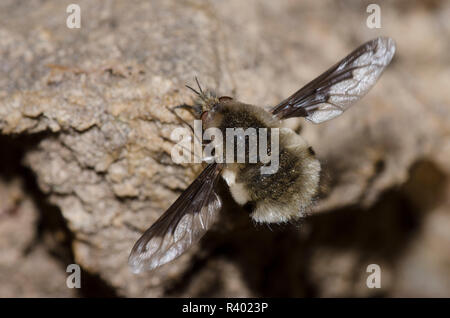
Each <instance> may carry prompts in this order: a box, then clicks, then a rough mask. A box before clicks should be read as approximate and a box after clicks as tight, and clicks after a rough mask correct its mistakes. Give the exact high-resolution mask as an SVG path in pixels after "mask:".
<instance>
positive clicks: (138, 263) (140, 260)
mask: <svg viewBox="0 0 450 318" xmlns="http://www.w3.org/2000/svg"><path fill="white" fill-rule="evenodd" d="M221 171H222V165H220V164H217V163H211V164H209V165H208V166H207V167H206V168H205V169H204V170H203V171H202V173H201V174H200V175H199V176H198V177H197V178H196V179H195V180H194V181H193V182H192V183H191V185H190V186H189V187H188V188H187V189H186V190H185V191H184V192H183V193H182V194H181V195H180V197H179V198H178V199H177V200H176V201H175V202H174V203H173V204H172V205H171V206H170V207H169V209H168V210H167V211H166V212H165V213H164V214H163V215H162V216H161V217H160V218H159V219H158V220H157V221H156V222H155V223H154V224H153V225H152V226H151V227H150V228H149V229H148V230H147V231H145V233H144V234H143V235H142V236H141V238H140V239H139V240H138V241H137V242H136V244H135V245H134V247H133V249H132V251H131V253H130V257H129V259H128V264H129V266H130V267H131V270H132V271H133V272H134V273H139V272H142V271H144V270H152V269H155V268H156V267H159V266H161V265H164V264H166V263H168V262H170V261H172V260H173V259H175V258H177V257H178V256H180V255H181V254H182V253H183V252H184V251H185V250H186V249H188V248H189V247H190V246H191V245H192V244H194V243H195V242H197V241H198V240H199V239H200V238H201V237H202V236H203V234H205V233H206V231H207V230H208V229H209V228H210V227H211V225H212V223H213V222H214V220H215V219H216V217H217V215H218V212H219V210H220V208H221V206H222V202H221V200H220V197H219V196H218V195H217V193H216V192H215V187H216V185H217V181H218V179H219V178H218V177H219V175H220V172H221Z"/></svg>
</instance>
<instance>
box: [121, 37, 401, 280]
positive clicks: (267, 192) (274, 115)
mask: <svg viewBox="0 0 450 318" xmlns="http://www.w3.org/2000/svg"><path fill="white" fill-rule="evenodd" d="M394 53H395V43H394V41H393V40H392V39H390V38H385V37H379V38H376V39H374V40H372V41H369V42H367V43H365V44H363V45H361V46H360V47H358V48H357V49H356V50H354V51H353V52H351V53H350V54H349V55H348V56H347V57H345V58H344V59H342V60H341V61H340V62H338V63H337V64H335V65H334V66H332V67H331V68H330V69H328V70H327V71H326V72H325V73H323V74H322V75H320V76H319V77H317V78H316V79H314V80H313V81H311V82H310V83H308V84H306V85H305V86H304V87H302V88H301V89H300V90H298V91H297V92H295V93H294V94H293V95H291V96H290V97H288V98H286V99H285V100H283V101H282V102H281V103H279V104H278V105H276V106H275V107H273V108H272V109H271V111H270V112H267V111H265V110H264V109H263V108H261V107H257V106H253V105H248V104H244V103H241V102H238V101H236V100H234V99H233V98H231V97H226V96H222V97H216V96H214V95H213V94H211V93H208V92H206V93H205V92H203V90H202V89H201V88H200V85H198V86H199V91H197V90H194V89H192V88H191V89H192V90H194V91H195V92H196V94H198V96H199V98H200V99H199V100H200V103H197V104H195V105H194V106H186V107H187V108H189V109H190V110H191V111H192V113H193V114H194V115H195V117H196V118H198V119H201V120H202V124H203V126H204V128H208V127H216V128H218V129H220V130H221V131H225V129H226V128H228V127H242V128H244V129H246V128H249V127H253V128H279V127H280V125H281V120H283V119H286V118H292V117H304V118H306V119H307V120H309V121H311V122H313V123H315V124H318V123H322V122H324V121H327V120H330V119H333V118H335V117H337V116H339V115H340V114H342V113H343V112H344V111H345V110H346V109H347V108H349V107H350V106H351V105H352V104H353V103H355V102H356V101H357V100H359V99H360V98H361V97H362V96H364V95H365V94H366V93H367V92H368V91H369V89H370V88H371V87H372V86H373V85H374V84H375V82H376V81H377V79H378V77H379V76H380V75H381V73H382V72H383V70H384V68H385V67H386V66H387V65H388V64H389V63H390V61H391V59H392V57H393V56H394ZM197 84H198V81H197ZM189 88H190V87H189ZM269 151H270V149H269ZM260 168H261V163H256V164H254V163H217V162H213V163H209V164H208V165H207V166H206V168H205V169H204V170H203V171H202V172H201V173H200V175H199V176H198V177H197V178H196V179H195V180H194V181H193V182H192V183H191V185H190V186H189V187H188V188H187V189H186V190H185V191H184V192H183V193H182V194H181V195H180V197H179V198H178V199H177V200H176V201H175V202H174V203H173V204H172V205H171V206H170V207H169V208H168V210H167V211H166V212H165V213H164V214H163V215H162V216H161V217H160V218H159V219H158V220H157V221H156V222H155V223H154V224H153V225H152V226H151V227H150V228H149V229H148V230H147V231H146V232H145V233H144V234H143V235H142V237H141V238H140V239H139V240H138V241H137V242H136V244H135V245H134V247H133V249H132V251H131V254H130V257H129V265H130V267H131V269H132V271H133V272H135V273H139V272H141V271H143V270H152V269H155V268H157V267H159V266H161V265H163V264H166V263H168V262H170V261H172V260H173V259H175V258H176V257H178V256H180V255H181V254H182V253H183V252H184V251H185V250H186V249H187V248H188V247H189V246H191V245H192V244H194V243H195V242H197V241H198V240H199V239H200V238H201V237H202V236H203V235H204V234H205V232H206V231H207V230H208V229H209V228H210V227H211V225H212V223H213V222H214V220H215V219H216V218H217V216H218V213H219V211H220V209H221V207H222V202H221V199H220V197H219V195H218V194H217V192H216V185H217V182H218V180H219V176H222V177H223V178H224V179H225V181H226V183H227V184H228V186H229V189H230V192H231V194H232V196H233V198H234V199H235V201H236V202H237V203H239V204H241V205H244V204H248V203H250V204H251V206H252V207H253V211H252V213H251V217H252V219H253V220H254V221H256V222H266V223H280V222H287V221H290V220H295V219H297V218H299V217H301V216H302V215H304V213H305V209H306V208H307V207H308V206H309V205H310V204H311V203H312V200H313V198H314V197H315V195H316V194H317V192H318V187H319V174H320V163H319V161H318V160H317V159H316V158H315V156H314V151H313V150H312V148H311V147H309V146H308V145H307V144H306V142H305V141H304V140H303V139H302V137H300V136H299V135H298V134H296V133H295V132H294V131H292V130H290V129H287V128H280V129H279V167H278V170H277V171H276V172H275V173H272V174H262V173H261V171H260Z"/></svg>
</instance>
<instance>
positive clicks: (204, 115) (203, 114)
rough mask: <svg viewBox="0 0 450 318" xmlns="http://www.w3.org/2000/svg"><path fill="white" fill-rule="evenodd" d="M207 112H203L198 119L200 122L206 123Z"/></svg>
mask: <svg viewBox="0 0 450 318" xmlns="http://www.w3.org/2000/svg"><path fill="white" fill-rule="evenodd" d="M208 113H209V112H208V111H204V112H203V113H202V115H201V116H200V119H201V120H202V122H204V123H205V122H206V120H207V118H208Z"/></svg>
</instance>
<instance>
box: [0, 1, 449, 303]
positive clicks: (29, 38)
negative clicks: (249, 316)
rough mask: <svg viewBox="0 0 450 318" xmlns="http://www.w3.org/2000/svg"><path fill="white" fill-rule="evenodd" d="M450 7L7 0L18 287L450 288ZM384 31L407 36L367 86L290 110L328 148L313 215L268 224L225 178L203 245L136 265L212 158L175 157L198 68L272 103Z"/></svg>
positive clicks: (415, 293) (3, 101) (0, 72)
mask: <svg viewBox="0 0 450 318" xmlns="http://www.w3.org/2000/svg"><path fill="white" fill-rule="evenodd" d="M71 3H74V4H77V5H78V8H79V9H80V11H77V8H75V9H74V8H73V7H70V8H69V7H68V6H69V4H71ZM370 4H377V5H378V6H377V7H375V9H374V6H371V7H369V5H370ZM368 7H369V8H368ZM78 13H79V17H80V20H79V21H80V24H79V25H78V24H77V18H76V16H74V14H75V15H76V14H78ZM449 16H450V2H449V1H444V0H442V1H438V0H429V1H406V0H403V1H402V0H399V1H389V2H386V1H380V2H375V1H293V0H292V1H288V0H283V1H269V0H267V1H256V0H254V1H237V0H236V1H234V0H231V1H195V0H180V1H175V0H173V1H162V0H161V1H159V0H155V1H95V2H94V1H76V2H74V1H44V0H30V1H26V2H23V1H13V0H4V1H2V2H1V3H0V149H1V156H0V248H1V251H2V252H1V253H0V297H32V296H34V297H98V296H106V297H167V296H171V297H251V296H265V297H271V296H274V297H280V296H285V297H449V296H450V248H449V246H450V186H449V180H448V177H449V173H450V161H449V158H450V110H449V105H450V92H449V89H448V88H449V87H450V67H449V66H450V55H449V53H448V52H449V51H450V22H449ZM78 26H79V27H78ZM380 35H383V36H389V37H392V38H393V39H394V40H395V41H396V43H397V52H396V55H395V57H394V59H393V61H392V63H391V65H390V66H389V67H388V68H387V69H386V71H385V72H384V74H383V75H382V77H381V78H380V80H379V82H378V83H377V85H375V87H374V88H373V89H372V90H371V91H370V92H369V94H368V95H367V96H366V97H364V98H363V99H362V100H361V101H360V102H359V103H358V104H357V105H356V106H354V107H353V108H351V109H350V110H349V111H347V112H346V113H345V114H344V115H343V116H341V117H339V118H337V119H335V120H333V121H330V122H327V123H324V124H322V125H313V124H311V123H308V122H305V121H303V120H301V119H296V120H290V121H288V122H286V125H288V126H289V127H291V128H294V129H296V130H297V131H298V132H300V133H301V134H302V136H303V137H304V138H305V139H306V140H307V141H308V143H309V144H311V145H312V146H313V147H314V150H315V152H316V154H317V156H318V157H319V159H320V161H321V163H322V166H323V176H322V187H321V188H322V191H321V195H320V198H319V199H318V200H317V202H316V203H315V205H314V206H313V208H312V209H311V211H310V216H309V217H307V218H305V219H303V220H301V222H299V223H298V224H288V225H281V226H270V227H269V226H257V225H254V224H252V222H251V221H250V219H249V217H248V214H246V212H245V211H242V210H240V208H239V207H237V206H236V204H235V203H233V201H232V199H231V198H230V195H229V194H228V192H227V189H226V188H225V187H223V188H222V195H223V197H224V200H225V203H226V204H225V205H226V208H225V209H224V211H223V213H222V219H221V220H220V223H219V224H218V225H217V226H216V227H215V228H213V230H211V231H210V232H209V233H208V234H207V235H206V236H205V237H204V238H203V239H202V241H201V242H200V243H199V244H197V245H196V246H194V247H193V248H192V249H190V250H189V252H188V253H186V254H184V255H183V256H182V257H180V258H179V259H177V260H176V261H174V262H172V263H170V264H168V265H167V266H164V267H163V268H161V269H160V270H158V271H157V272H153V273H145V274H142V275H139V276H136V275H133V274H132V273H131V272H130V271H129V270H128V267H127V258H128V254H129V252H130V250H131V247H132V246H133V244H134V242H135V241H136V239H137V238H138V237H139V236H140V233H141V232H142V231H144V230H145V229H146V228H147V227H149V226H150V225H151V224H152V222H154V221H155V220H156V219H157V218H158V217H159V216H160V215H161V214H162V213H163V212H164V211H165V210H166V209H167V208H168V206H169V205H170V204H171V203H172V202H173V201H174V200H175V199H176V197H177V196H178V195H179V194H180V193H181V192H182V190H183V189H185V188H186V186H187V185H188V184H189V183H190V182H191V181H192V180H193V178H194V177H195V176H196V174H197V173H198V171H199V169H200V167H198V166H195V165H184V166H180V165H176V164H174V163H173V162H172V161H171V159H170V150H171V146H172V144H171V143H170V142H169V141H168V140H167V139H168V138H169V137H170V133H171V131H172V130H173V129H174V128H176V127H178V126H179V125H180V124H179V122H178V121H177V120H176V118H174V116H173V115H172V114H171V113H170V112H169V111H168V110H167V107H171V106H176V105H180V104H183V103H190V102H192V99H193V96H192V93H191V92H190V91H189V90H187V89H185V87H184V85H185V84H191V85H192V84H193V78H194V76H198V77H199V79H200V81H201V83H202V84H203V85H204V86H206V87H209V88H211V89H214V90H216V91H217V92H219V93H220V94H223V95H231V96H235V97H236V98H237V99H238V100H240V101H242V102H246V103H250V104H255V105H261V106H265V107H269V106H271V105H275V104H277V103H278V102H279V101H280V100H282V99H284V98H285V97H287V96H289V95H290V94H291V93H292V92H294V91H296V90H297V89H298V88H300V87H301V86H303V85H304V84H306V83H307V82H308V81H310V80H312V79H313V78H315V77H316V76H317V75H319V74H320V73H322V72H323V71H325V70H326V69H327V68H328V67H329V66H331V65H333V64H334V63H336V62H337V61H338V60H340V59H341V58H343V57H344V56H345V55H347V54H348V53H349V52H351V51H352V50H353V49H354V48H356V47H357V46H359V45H360V44H362V43H364V42H366V41H368V40H370V39H372V38H375V37H377V36H380ZM186 120H190V118H189V117H188V115H187V114H186ZM69 264H78V265H79V266H80V269H81V276H80V279H81V284H80V288H68V285H67V281H66V280H67V278H68V277H69V275H70V274H71V273H72V272H71V271H70V270H69V273H68V272H66V270H67V266H68V265H69ZM370 264H376V265H378V266H379V270H380V271H379V273H380V277H381V281H380V286H379V287H380V288H369V287H368V285H367V279H368V278H369V275H371V274H372V272H367V270H368V266H369V265H370ZM70 279H71V278H70Z"/></svg>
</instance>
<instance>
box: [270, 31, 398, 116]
mask: <svg viewBox="0 0 450 318" xmlns="http://www.w3.org/2000/svg"><path fill="white" fill-rule="evenodd" d="M394 53H395V43H394V40H392V39H391V38H386V37H379V38H376V39H374V40H372V41H369V42H366V43H364V44H363V45H361V46H360V47H358V48H357V49H356V50H354V51H353V52H352V53H350V54H349V55H348V56H346V57H345V58H344V59H343V60H341V61H340V62H338V63H337V64H335V65H334V66H332V67H331V68H330V69H328V70H327V71H326V72H325V73H323V74H321V75H320V76H319V77H317V78H316V79H314V80H313V81H311V82H309V83H308V84H306V85H305V86H304V87H302V88H301V89H299V90H298V91H297V92H295V93H294V94H293V95H291V96H290V97H288V98H287V99H285V100H284V101H282V102H281V103H280V104H278V105H277V106H275V107H274V108H273V109H272V113H273V114H274V115H276V116H277V117H278V118H279V119H286V118H291V117H305V118H306V119H308V120H310V121H311V122H313V123H315V124H318V123H321V122H324V121H327V120H330V119H333V118H335V117H336V116H339V115H340V114H342V113H343V112H344V111H345V110H346V109H347V108H349V107H350V106H351V105H352V104H353V103H355V102H356V101H357V100H359V99H360V98H361V97H363V96H364V95H365V94H366V93H367V92H368V91H369V90H370V88H372V86H373V85H374V84H375V82H376V81H377V79H378V78H379V77H380V75H381V73H382V72H383V70H384V69H385V67H386V66H387V65H388V64H389V63H390V62H391V60H392V57H393V56H394Z"/></svg>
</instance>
